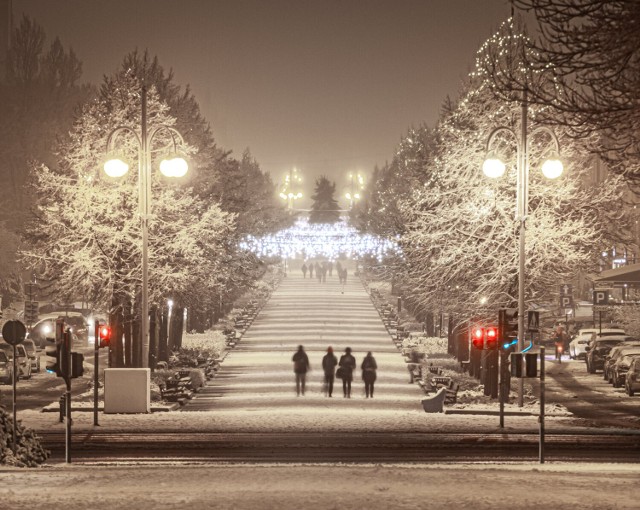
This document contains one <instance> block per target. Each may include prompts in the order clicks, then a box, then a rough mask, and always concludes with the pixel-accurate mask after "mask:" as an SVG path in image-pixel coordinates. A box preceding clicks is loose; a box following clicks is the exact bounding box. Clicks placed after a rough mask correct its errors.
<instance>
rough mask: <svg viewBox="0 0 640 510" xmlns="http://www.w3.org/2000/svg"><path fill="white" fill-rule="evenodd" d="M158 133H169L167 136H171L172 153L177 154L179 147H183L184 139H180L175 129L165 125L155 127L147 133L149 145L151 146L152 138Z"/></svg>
mask: <svg viewBox="0 0 640 510" xmlns="http://www.w3.org/2000/svg"><path fill="white" fill-rule="evenodd" d="M160 131H167V132H168V133H169V135H170V136H171V142H172V143H173V151H174V152H177V150H178V147H179V146H182V145H185V143H184V138H182V135H181V134H180V133H179V132H178V131H177V130H176V129H174V128H172V127H171V126H167V125H165V124H161V125H159V126H156V127H154V128H153V129H152V130H151V131H150V132H149V145H151V142H152V141H153V139H154V137H155V136H156V135H157V134H158V133H159V132H160Z"/></svg>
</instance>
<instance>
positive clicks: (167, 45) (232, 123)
mask: <svg viewBox="0 0 640 510" xmlns="http://www.w3.org/2000/svg"><path fill="white" fill-rule="evenodd" d="M13 12H14V20H15V22H16V23H19V21H20V18H21V17H22V13H25V14H28V15H29V16H31V17H33V18H35V19H36V20H37V21H38V22H39V23H40V24H41V25H42V26H43V27H44V29H45V31H46V33H47V44H48V43H50V42H51V40H53V38H54V37H55V36H59V37H60V39H61V41H62V43H63V44H64V45H65V47H67V48H68V47H69V46H71V47H72V48H73V49H74V51H75V52H76V54H77V55H78V58H79V59H80V60H81V61H82V62H83V81H90V82H93V83H96V84H97V83H99V82H100V80H101V79H102V76H103V75H104V74H110V73H112V72H114V71H115V70H116V69H117V68H118V66H119V64H120V62H121V61H122V58H123V57H124V55H125V54H126V53H128V52H130V51H132V50H133V49H135V48H138V49H140V50H144V49H148V50H149V52H150V53H151V55H157V56H158V58H159V60H160V63H161V64H162V65H163V67H165V69H169V68H172V69H173V70H174V73H175V82H176V83H177V84H179V85H181V86H184V85H187V84H189V85H191V87H192V90H193V92H194V94H195V96H196V98H197V100H198V102H199V104H200V107H201V110H202V112H203V114H204V116H205V117H206V118H207V120H208V121H209V122H210V124H211V127H212V130H213V134H214V136H215V138H216V141H217V142H218V144H219V145H221V146H222V147H224V148H226V149H231V150H233V151H234V154H235V155H237V156H240V154H241V153H242V151H243V150H244V149H245V148H247V147H249V148H250V150H251V152H252V154H253V155H254V157H255V158H256V159H257V160H258V162H259V163H260V165H261V167H262V168H263V169H265V170H267V171H269V172H270V173H271V175H272V176H273V178H274V180H276V181H278V180H280V179H281V178H282V176H283V175H284V173H285V172H288V170H289V168H291V167H292V166H296V167H297V168H298V169H299V171H300V172H301V173H302V175H303V177H304V178H305V182H306V184H307V186H308V187H309V190H310V189H311V185H312V182H313V180H315V178H316V177H318V176H319V175H321V174H325V175H328V176H329V177H330V178H331V179H333V180H335V181H336V183H337V189H338V191H340V192H342V191H344V188H345V187H346V174H347V173H348V172H349V171H360V172H363V173H369V172H371V170H372V169H373V167H374V165H376V164H378V165H382V164H384V162H385V161H388V160H390V159H391V158H392V157H393V152H394V148H395V146H396V145H397V143H398V142H399V140H400V137H401V136H402V135H403V134H404V133H406V131H407V129H408V128H409V127H410V126H412V125H414V126H417V125H419V124H421V123H427V124H428V125H430V126H433V125H434V123H435V122H436V120H437V118H438V113H439V110H440V105H441V104H442V101H443V100H444V98H445V97H446V96H447V95H451V96H453V97H455V96H456V95H457V92H458V90H459V88H460V83H461V81H462V80H463V79H464V77H465V76H466V74H467V73H468V71H469V70H470V69H471V68H472V66H473V63H474V59H475V52H476V50H477V49H478V48H479V46H480V45H481V44H482V42H484V40H485V39H487V38H488V37H489V36H490V35H491V33H492V31H493V30H495V29H496V28H497V27H498V25H499V23H500V22H502V21H504V20H505V19H506V18H507V16H508V15H509V13H510V6H509V2H508V1H507V0H313V1H311V0H224V1H220V0H13ZM307 195H308V191H307Z"/></svg>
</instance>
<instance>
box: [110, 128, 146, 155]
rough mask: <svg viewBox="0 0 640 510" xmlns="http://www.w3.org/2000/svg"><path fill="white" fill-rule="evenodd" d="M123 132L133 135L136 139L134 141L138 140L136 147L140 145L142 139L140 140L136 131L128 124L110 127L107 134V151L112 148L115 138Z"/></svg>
mask: <svg viewBox="0 0 640 510" xmlns="http://www.w3.org/2000/svg"><path fill="white" fill-rule="evenodd" d="M125 132H126V133H129V134H131V135H133V137H134V138H135V139H136V142H138V148H141V147H142V141H141V140H140V137H139V136H138V133H136V131H135V130H134V129H132V128H130V127H129V126H118V127H116V128H114V129H112V130H111V132H110V133H109V136H108V137H107V152H110V151H111V150H113V146H114V144H115V141H116V139H117V138H118V136H119V135H120V134H121V133H125Z"/></svg>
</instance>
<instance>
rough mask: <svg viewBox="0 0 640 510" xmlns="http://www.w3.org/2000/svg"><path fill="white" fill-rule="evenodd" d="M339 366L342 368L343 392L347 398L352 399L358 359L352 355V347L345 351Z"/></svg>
mask: <svg viewBox="0 0 640 510" xmlns="http://www.w3.org/2000/svg"><path fill="white" fill-rule="evenodd" d="M338 365H339V366H340V368H342V391H343V392H344V396H345V398H351V381H353V371H354V370H355V369H356V359H355V358H354V357H353V356H352V355H351V347H347V348H346V349H345V350H344V354H343V355H342V356H340V362H339V363H338Z"/></svg>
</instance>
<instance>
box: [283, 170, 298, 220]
mask: <svg viewBox="0 0 640 510" xmlns="http://www.w3.org/2000/svg"><path fill="white" fill-rule="evenodd" d="M301 182H302V177H300V176H299V175H298V169H297V168H291V169H290V170H289V173H288V174H287V175H286V176H285V178H284V185H283V186H282V191H281V192H280V198H282V199H283V200H286V201H287V209H288V210H289V211H293V202H294V201H295V200H298V199H299V198H302V193H301V192H299V191H298V192H296V189H297V185H298V184H300V183H301Z"/></svg>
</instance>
